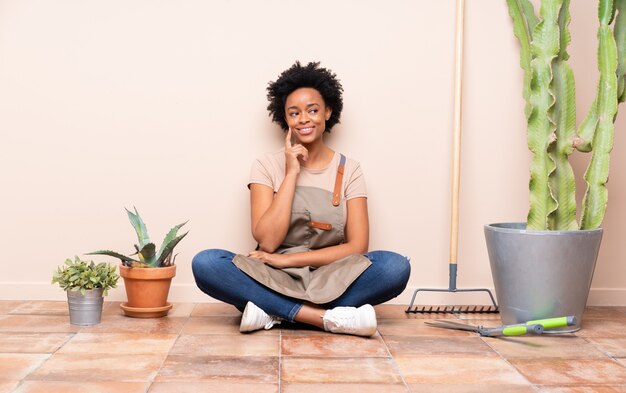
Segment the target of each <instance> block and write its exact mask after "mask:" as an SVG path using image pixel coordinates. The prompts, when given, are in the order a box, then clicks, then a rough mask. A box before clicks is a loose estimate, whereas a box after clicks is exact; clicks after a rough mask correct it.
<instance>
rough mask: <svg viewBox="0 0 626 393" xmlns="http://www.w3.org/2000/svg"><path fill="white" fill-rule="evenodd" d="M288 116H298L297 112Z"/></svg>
mask: <svg viewBox="0 0 626 393" xmlns="http://www.w3.org/2000/svg"><path fill="white" fill-rule="evenodd" d="M289 116H291V117H296V116H298V112H290V113H289Z"/></svg>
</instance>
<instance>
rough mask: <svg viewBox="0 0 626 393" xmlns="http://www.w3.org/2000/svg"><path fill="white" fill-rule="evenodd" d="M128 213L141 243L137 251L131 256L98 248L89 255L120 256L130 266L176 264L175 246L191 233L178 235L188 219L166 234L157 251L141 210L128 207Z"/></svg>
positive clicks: (123, 262) (124, 263) (136, 247)
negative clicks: (133, 210) (132, 209)
mask: <svg viewBox="0 0 626 393" xmlns="http://www.w3.org/2000/svg"><path fill="white" fill-rule="evenodd" d="M126 213H128V219H129V220H130V223H131V224H132V226H133V228H134V229H135V232H136V233H137V239H138V243H139V244H135V245H134V247H135V250H136V252H135V253H134V254H130V256H126V255H123V254H120V253H118V252H115V251H110V250H98V251H94V252H90V253H88V254H87V255H108V256H111V257H115V258H119V259H120V260H121V261H122V264H123V265H125V266H128V267H142V268H143V267H165V266H171V265H173V264H174V262H175V259H176V255H174V247H176V245H177V244H178V243H179V242H180V241H181V240H183V238H184V237H185V236H187V234H188V233H189V232H188V231H187V232H185V233H183V234H182V235H180V236H177V233H178V230H179V229H180V228H181V227H182V226H183V225H185V224H186V223H187V221H185V222H183V223H182V224H178V225H176V226H175V227H173V228H172V229H170V230H169V232H168V233H167V235H165V239H163V243H161V247H160V248H159V251H158V252H157V251H156V245H155V244H154V243H152V242H151V241H150V237H149V236H148V229H147V227H146V224H145V223H144V222H143V220H142V219H141V216H139V212H138V211H137V208H135V212H134V213H133V212H131V211H130V210H128V209H126ZM135 255H136V256H137V257H136V258H132V256H135Z"/></svg>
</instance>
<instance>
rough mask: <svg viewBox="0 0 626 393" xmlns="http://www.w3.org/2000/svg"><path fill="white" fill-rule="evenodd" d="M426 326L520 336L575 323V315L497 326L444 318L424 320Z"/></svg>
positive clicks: (484, 334) (489, 335)
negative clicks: (477, 324)
mask: <svg viewBox="0 0 626 393" xmlns="http://www.w3.org/2000/svg"><path fill="white" fill-rule="evenodd" d="M424 323H425V324H427V325H428V326H433V327H439V328H445V329H456V330H467V331H470V332H476V333H478V334H480V335H481V336H483V337H497V336H522V335H524V334H542V333H543V332H544V330H548V329H556V328H560V327H565V326H572V325H576V317H574V316H567V317H558V318H547V319H537V320H534V321H528V322H525V323H518V324H514V325H502V326H498V327H492V328H490V327H484V326H482V325H479V326H474V325H468V324H465V323H460V322H454V321H449V320H445V319H438V320H436V321H433V322H431V321H426V322H424Z"/></svg>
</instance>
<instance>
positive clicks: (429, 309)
mask: <svg viewBox="0 0 626 393" xmlns="http://www.w3.org/2000/svg"><path fill="white" fill-rule="evenodd" d="M449 268H450V282H449V286H448V288H446V289H440V288H418V289H416V290H415V292H413V298H412V299H411V304H409V307H408V308H407V309H406V310H405V312H406V313H428V314H437V313H439V314H464V313H468V314H495V313H498V312H499V310H498V305H497V304H496V299H495V298H494V297H493V294H492V293H491V291H490V290H489V289H487V288H471V289H458V288H457V287H456V271H457V265H456V264H450V266H449ZM418 292H450V293H456V292H486V293H487V294H488V295H489V298H490V299H491V303H492V305H488V306H452V305H449V306H415V307H413V303H414V302H415V297H416V296H417V293H418Z"/></svg>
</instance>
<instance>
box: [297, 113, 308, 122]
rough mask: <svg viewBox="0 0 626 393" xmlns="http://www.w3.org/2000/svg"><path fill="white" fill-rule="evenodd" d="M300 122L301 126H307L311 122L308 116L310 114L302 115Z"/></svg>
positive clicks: (299, 118)
mask: <svg viewBox="0 0 626 393" xmlns="http://www.w3.org/2000/svg"><path fill="white" fill-rule="evenodd" d="M298 122H299V123H300V124H306V123H308V122H309V115H308V113H306V111H305V112H302V113H300V116H299V117H298Z"/></svg>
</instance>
